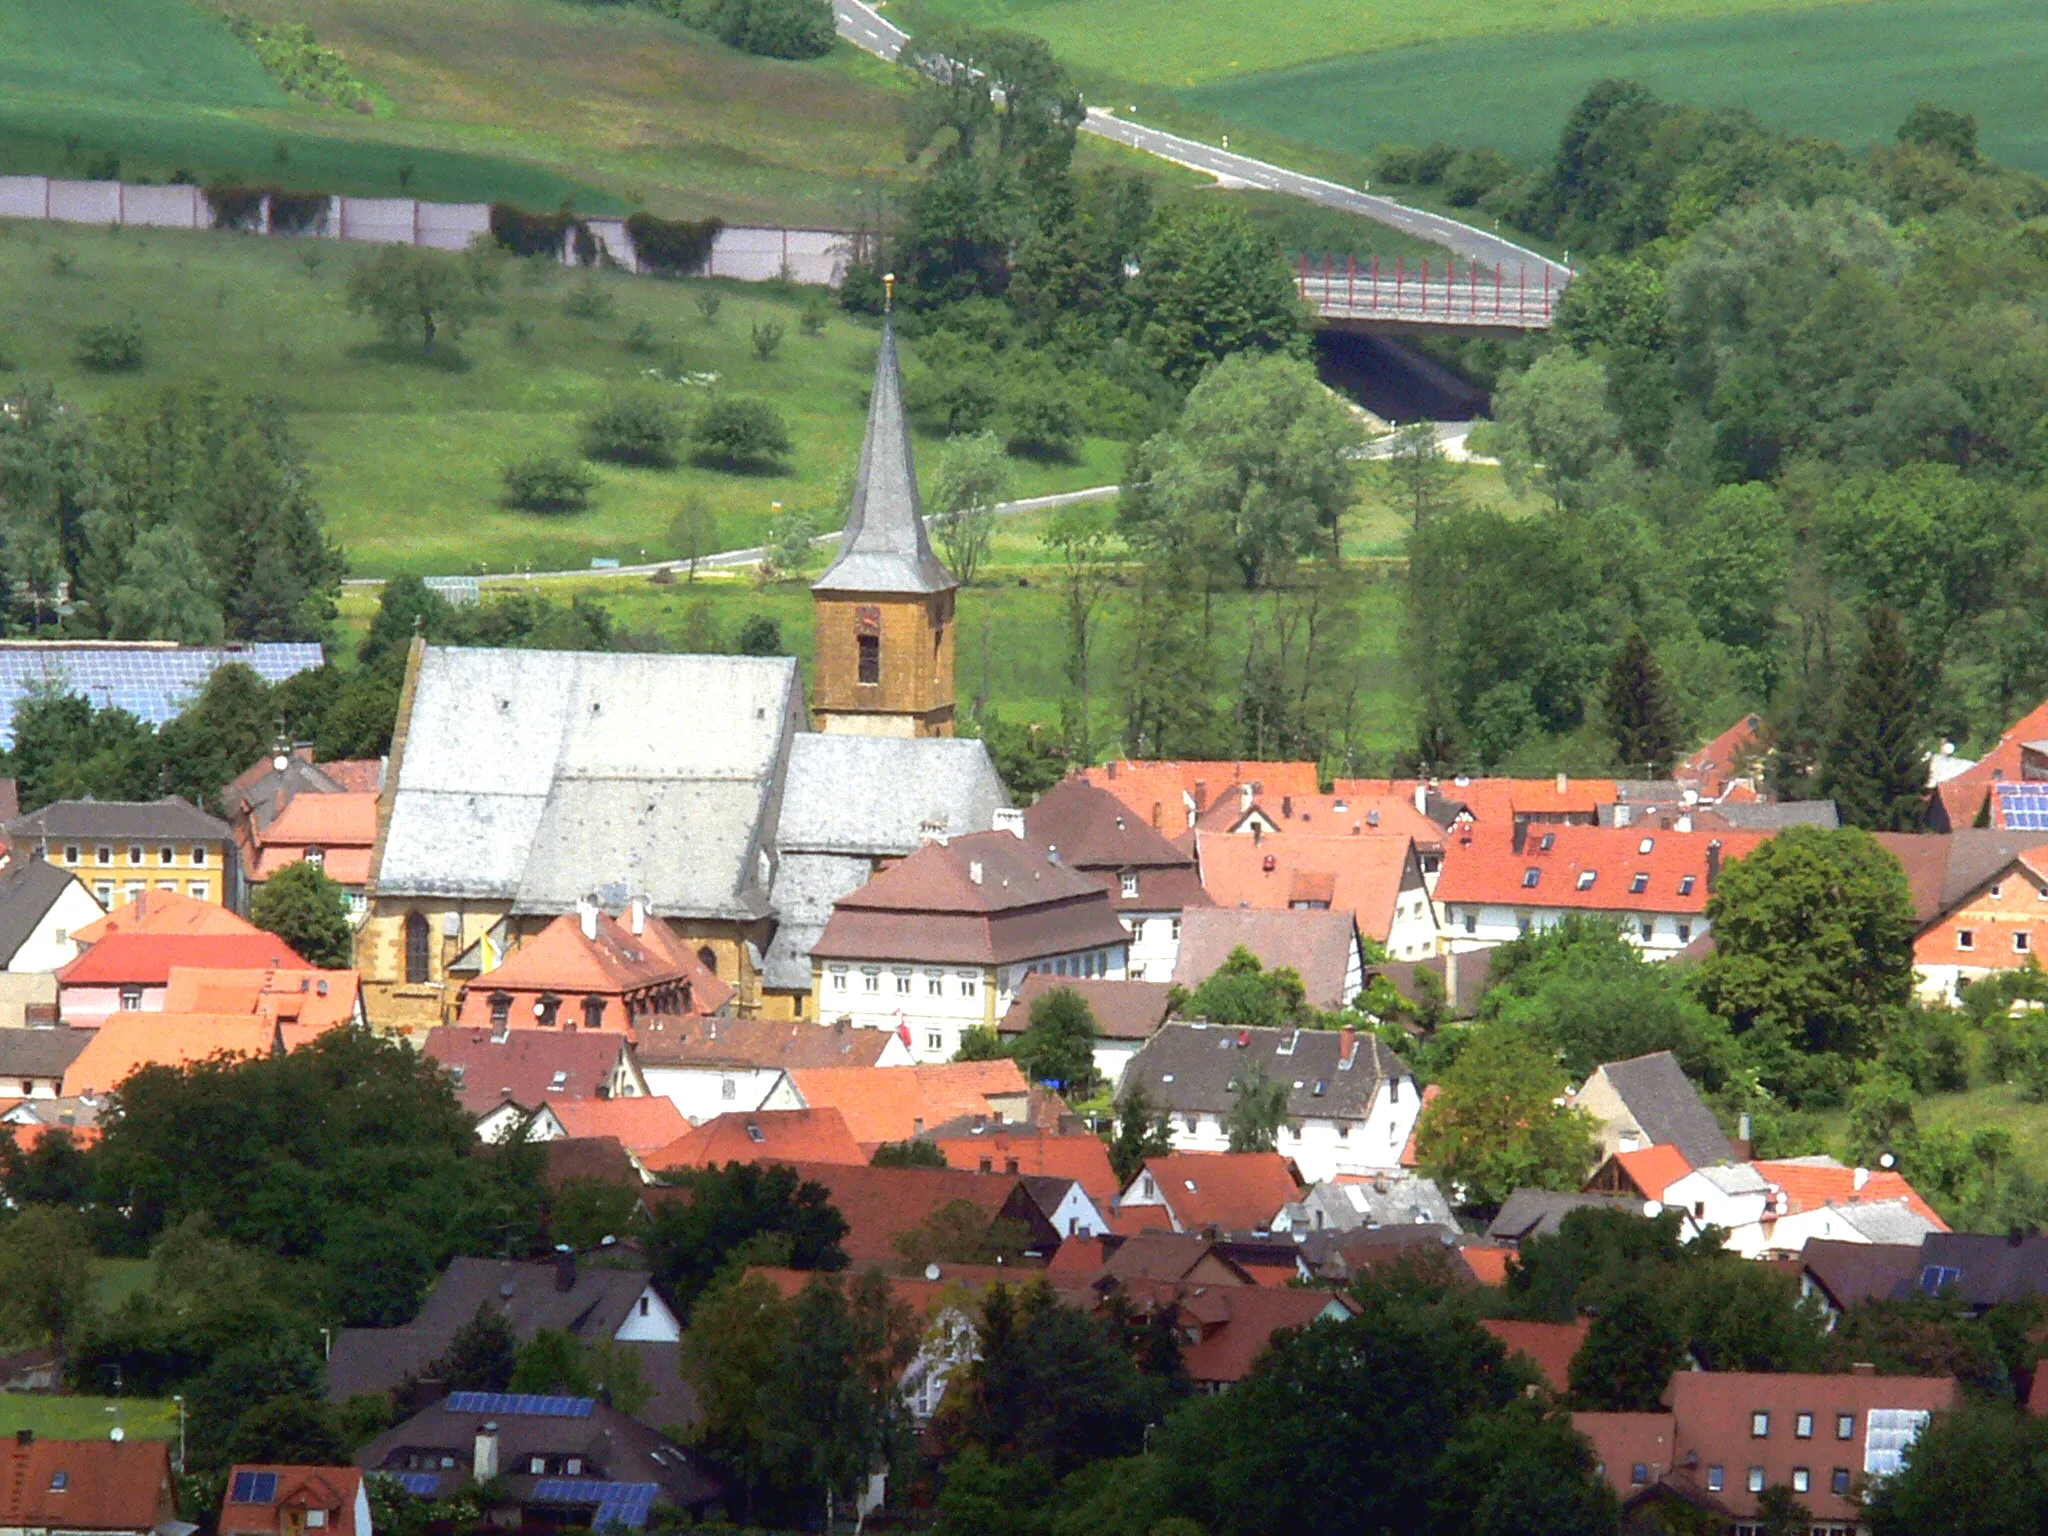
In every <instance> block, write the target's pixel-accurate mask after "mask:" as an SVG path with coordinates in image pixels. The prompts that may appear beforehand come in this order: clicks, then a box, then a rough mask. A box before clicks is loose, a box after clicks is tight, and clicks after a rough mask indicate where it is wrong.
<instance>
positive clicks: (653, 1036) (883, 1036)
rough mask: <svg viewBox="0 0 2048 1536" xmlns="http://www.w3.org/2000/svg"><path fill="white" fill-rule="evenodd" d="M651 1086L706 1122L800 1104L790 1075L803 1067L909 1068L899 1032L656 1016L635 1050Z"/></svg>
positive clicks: (772, 1021) (907, 1049) (803, 1021)
mask: <svg viewBox="0 0 2048 1536" xmlns="http://www.w3.org/2000/svg"><path fill="white" fill-rule="evenodd" d="M637 1055H638V1057H639V1062H640V1070H641V1072H642V1073H643V1074H644V1075H645V1077H646V1079H647V1091H648V1092H649V1093H651V1094H654V1095H656V1096H658V1097H661V1098H666V1099H671V1100H673V1101H674V1103H675V1106H676V1108H677V1109H679V1110H681V1111H682V1113H683V1118H684V1119H685V1120H688V1121H689V1122H690V1124H692V1125H702V1124H703V1123H704V1122H705V1121H707V1120H710V1119H713V1118H715V1117H716V1116H718V1115H723V1114H728V1113H731V1112H733V1111H736V1110H737V1111H742V1112H748V1113H751V1112H752V1111H754V1110H760V1109H802V1108H804V1107H805V1106H804V1101H803V1098H802V1096H801V1095H800V1094H799V1093H798V1092H797V1091H796V1089H795V1087H794V1086H793V1085H792V1084H791V1082H790V1079H789V1074H790V1073H791V1072H792V1071H794V1070H797V1069H800V1068H805V1067H907V1066H909V1065H910V1063H911V1061H912V1060H913V1058H912V1056H911V1054H910V1047H909V1046H908V1045H907V1044H905V1043H904V1041H903V1039H902V1037H901V1036H900V1035H897V1034H891V1033H885V1032H883V1031H880V1030H863V1029H854V1028H853V1027H851V1026H850V1025H848V1024H845V1023H841V1024H837V1025H833V1024H816V1023H812V1022H811V1021H810V1020H807V1019H799V1020H788V1019H685V1020H682V1021H680V1022H676V1021H673V1020H655V1021H652V1023H651V1024H649V1025H648V1026H646V1027H643V1028H642V1029H641V1031H640V1044H639V1046H638V1049H637Z"/></svg>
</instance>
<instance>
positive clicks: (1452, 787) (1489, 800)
mask: <svg viewBox="0 0 2048 1536" xmlns="http://www.w3.org/2000/svg"><path fill="white" fill-rule="evenodd" d="M1332 787H1333V788H1334V789H1335V790H1336V791H1337V793H1339V794H1345V795H1357V796H1362V797H1369V796H1375V795H1392V796H1398V797H1401V798H1404V799H1407V800H1408V801H1409V802H1410V803H1411V804H1412V803H1413V801H1414V797H1415V791H1416V789H1417V788H1418V787H1420V788H1422V790H1423V793H1424V797H1425V799H1426V800H1427V801H1428V802H1429V814H1430V815H1431V817H1432V818H1441V819H1442V820H1443V822H1444V824H1445V825H1448V824H1449V822H1450V820H1451V819H1453V818H1455V817H1456V816H1457V815H1458V814H1459V813H1460V812H1466V813H1469V814H1470V815H1471V816H1472V818H1473V819H1474V820H1476V821H1477V822H1478V823H1479V824H1480V825H1481V826H1482V827H1500V828H1503V829H1504V828H1507V827H1509V826H1512V825H1513V824H1514V822H1515V821H1516V820H1517V819H1518V818H1521V819H1530V818H1533V819H1536V820H1539V821H1540V820H1543V819H1545V818H1554V817H1559V816H1578V817H1593V816H1597V815H1598V814H1599V811H1600V807H1601V806H1603V805H1611V804H1613V803H1614V798H1615V793H1616V789H1615V781H1614V780H1612V779H1575V778H1571V777H1569V776H1568V775H1565V774H1558V775H1556V776H1555V777H1554V778H1547V779H1506V778H1472V777H1469V776H1467V775H1463V774H1461V775H1459V776H1458V777H1456V778H1450V779H1429V780H1425V781H1420V782H1418V781H1417V780H1415V779H1339V780H1337V781H1336V783H1335V784H1334V785H1333V786H1332Z"/></svg>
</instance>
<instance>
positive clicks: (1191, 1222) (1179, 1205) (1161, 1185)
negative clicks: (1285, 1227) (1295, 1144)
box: [1124, 1152, 1301, 1232]
mask: <svg viewBox="0 0 2048 1536" xmlns="http://www.w3.org/2000/svg"><path fill="white" fill-rule="evenodd" d="M1148 1176H1149V1177H1150V1179H1151V1180H1152V1183H1153V1187H1154V1188H1155V1189H1156V1190H1157V1191H1158V1194H1159V1198H1160V1199H1162V1200H1164V1201H1165V1202H1166V1206H1167V1209H1169V1210H1170V1211H1171V1212H1172V1213H1173V1216H1174V1224H1175V1225H1176V1226H1177V1227H1178V1228H1179V1230H1181V1231H1183V1232H1198V1231H1201V1230H1203V1229H1205V1228H1209V1227H1214V1228H1215V1229H1216V1230H1217V1231H1219V1232H1253V1231H1262V1230H1264V1229H1265V1228H1267V1227H1269V1226H1271V1225H1272V1222H1273V1218H1274V1217H1275V1216H1277V1215H1278V1214H1279V1213H1280V1207H1282V1206H1283V1205H1286V1204H1288V1203H1289V1202H1290V1201H1293V1200H1298V1199H1300V1198H1301V1184H1300V1181H1299V1180H1298V1179H1297V1178H1296V1177H1295V1173H1294V1165H1293V1164H1292V1163H1290V1162H1289V1161H1288V1160H1287V1159H1286V1158H1284V1157H1282V1156H1281V1155H1280V1154H1279V1153H1278V1152H1180V1153H1175V1154H1173V1155H1171V1156H1168V1157H1148V1158H1146V1159H1145V1171H1144V1173H1142V1174H1140V1175H1139V1176H1138V1177H1137V1178H1136V1179H1134V1180H1132V1181H1131V1187H1130V1188H1129V1189H1126V1190H1125V1192H1124V1201H1125V1209H1126V1210H1129V1209H1132V1202H1131V1194H1132V1192H1133V1191H1134V1190H1137V1189H1140V1188H1142V1186H1143V1184H1144V1182H1145V1179H1146V1178H1147V1177H1148Z"/></svg>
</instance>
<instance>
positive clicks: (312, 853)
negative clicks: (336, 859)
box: [306, 848, 327, 869]
mask: <svg viewBox="0 0 2048 1536" xmlns="http://www.w3.org/2000/svg"><path fill="white" fill-rule="evenodd" d="M306 862H307V863H308V864H310V865H312V866H313V867H314V868H315V869H325V868H326V867H327V855H326V853H325V852H323V851H322V850H320V849H318V848H308V849H307V850H306Z"/></svg>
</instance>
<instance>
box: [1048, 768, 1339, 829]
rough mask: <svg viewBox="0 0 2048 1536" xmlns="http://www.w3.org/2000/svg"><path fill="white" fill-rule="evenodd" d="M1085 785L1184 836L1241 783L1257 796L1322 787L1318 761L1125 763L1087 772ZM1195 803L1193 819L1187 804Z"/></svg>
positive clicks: (1159, 826) (1083, 772)
mask: <svg viewBox="0 0 2048 1536" xmlns="http://www.w3.org/2000/svg"><path fill="white" fill-rule="evenodd" d="M1077 777H1078V778H1080V779H1081V780H1082V781H1083V782H1084V783H1088V784H1094V785H1097V786H1098V787H1100V788H1102V789H1106V790H1108V791H1109V792H1110V793H1111V794H1112V795H1115V796H1116V797H1117V799H1119V800H1121V801H1123V803H1124V804H1125V805H1127V806H1129V807H1130V808H1131V809H1132V810H1133V811H1136V812H1137V813H1138V817H1139V819H1140V820H1142V821H1144V822H1145V824H1146V825H1147V826H1150V827H1152V828H1154V829H1155V830H1156V831H1158V832H1159V833H1160V835H1161V836H1163V837H1168V838H1174V837H1179V836H1181V835H1182V834H1183V833H1185V832H1187V831H1188V830H1189V829H1190V828H1191V827H1192V826H1193V824H1194V816H1199V815H1200V814H1201V813H1202V812H1204V811H1206V810H1208V809H1209V807H1210V806H1212V805H1214V804H1215V803H1216V802H1217V801H1218V800H1220V799H1221V798H1222V797H1223V796H1224V794H1225V793H1226V792H1227V791H1229V790H1232V789H1235V788H1236V787H1237V786H1239V785H1240V784H1253V785H1256V786H1257V790H1256V793H1259V794H1275V795H1283V794H1285V795H1292V794H1301V795H1312V794H1314V793H1315V792H1316V790H1317V789H1318V787H1319V786H1318V784H1317V773H1316V765H1315V764H1314V763H1256V762H1193V761H1146V762H1135V761H1131V760H1129V759H1125V760H1122V761H1119V762H1113V763H1105V764H1103V765H1102V766H1101V767H1099V768H1084V769H1082V770H1081V772H1080V773H1079V774H1078V775H1077ZM1190 801H1193V802H1194V812H1193V814H1192V815H1190V813H1189V811H1188V803H1189V802H1190Z"/></svg>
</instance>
